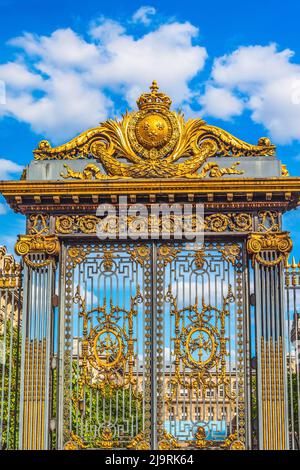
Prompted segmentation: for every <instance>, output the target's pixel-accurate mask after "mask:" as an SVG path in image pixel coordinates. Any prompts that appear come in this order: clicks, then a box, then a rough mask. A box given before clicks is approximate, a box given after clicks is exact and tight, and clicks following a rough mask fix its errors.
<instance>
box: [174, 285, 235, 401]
mask: <svg viewBox="0 0 300 470" xmlns="http://www.w3.org/2000/svg"><path fill="white" fill-rule="evenodd" d="M165 300H166V302H169V303H170V304H171V315H172V316H173V317H174V318H175V320H174V321H175V338H174V339H173V342H174V350H173V355H174V357H175V360H174V364H175V371H174V376H173V377H172V379H171V380H169V382H168V384H166V388H167V389H168V390H169V391H168V393H167V394H166V395H165V401H166V403H167V404H168V405H169V404H170V403H172V400H173V399H174V398H175V396H176V391H178V389H179V387H181V388H183V389H186V390H194V392H195V394H196V395H197V396H199V394H200V392H201V390H204V391H205V390H206V389H207V388H216V389H218V387H219V386H220V385H224V388H225V394H226V396H227V397H228V399H230V400H232V399H234V396H233V395H232V394H231V393H230V391H229V385H230V384H229V381H228V377H227V375H228V374H227V373H226V356H227V355H228V351H227V348H226V344H227V341H228V338H226V337H225V322H226V318H227V317H228V316H229V315H230V311H229V304H230V303H232V302H234V301H235V297H234V295H233V292H232V288H231V286H230V285H229V287H228V294H227V296H226V297H224V298H223V305H222V308H221V309H218V308H217V307H213V306H211V305H206V304H205V303H204V302H203V303H202V309H201V310H199V308H198V300H197V299H196V301H195V304H194V305H190V306H188V307H185V308H182V309H178V307H177V300H176V298H175V297H173V295H172V293H171V290H170V289H169V291H168V292H167V294H166V299H165ZM212 312H214V313H215V315H216V319H217V321H216V324H212V322H211V318H212ZM186 315H188V319H189V323H188V324H186V325H184V324H183V318H185V316H186ZM182 365H183V366H184V367H186V368H188V370H191V373H190V376H189V379H188V380H187V379H186V378H185V377H184V376H183V375H182V373H181V368H182ZM214 369H216V370H217V371H218V372H217V374H215V376H216V378H214V380H213V374H212V370H214Z"/></svg>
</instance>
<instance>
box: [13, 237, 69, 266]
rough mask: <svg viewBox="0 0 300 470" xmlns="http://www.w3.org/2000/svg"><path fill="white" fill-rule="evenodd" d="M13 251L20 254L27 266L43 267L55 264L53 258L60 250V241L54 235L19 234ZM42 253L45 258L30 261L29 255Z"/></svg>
mask: <svg viewBox="0 0 300 470" xmlns="http://www.w3.org/2000/svg"><path fill="white" fill-rule="evenodd" d="M15 252H16V254H17V255H18V256H22V257H23V260H24V262H25V264H27V266H29V267H31V268H33V269H35V268H43V267H45V266H48V265H50V264H52V265H53V266H55V258H56V257H57V256H58V255H59V252H60V243H59V240H58V238H57V236H56V235H40V234H39V233H37V234H36V235H19V238H18V241H17V243H16V245H15ZM32 254H42V255H46V259H45V260H41V261H32V260H31V259H30V255H32Z"/></svg>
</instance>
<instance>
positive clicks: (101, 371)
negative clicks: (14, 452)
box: [58, 243, 152, 449]
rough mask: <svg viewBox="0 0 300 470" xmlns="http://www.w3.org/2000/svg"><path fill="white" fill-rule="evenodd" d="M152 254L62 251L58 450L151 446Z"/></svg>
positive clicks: (143, 248) (97, 247) (104, 247)
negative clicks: (134, 445)
mask: <svg viewBox="0 0 300 470" xmlns="http://www.w3.org/2000/svg"><path fill="white" fill-rule="evenodd" d="M150 254H151V250H150V247H149V246H147V245H139V246H138V245H134V244H132V245H131V244H117V243H112V244H99V243H95V244H93V243H89V244H78V245H75V244H72V245H66V246H65V247H64V250H63V261H62V266H63V267H64V269H63V270H62V277H63V278H65V279H66V281H65V288H64V290H63V292H62V305H61V314H60V315H61V325H60V327H61V342H60V358H61V362H60V364H59V383H60V393H59V410H60V411H59V426H58V432H59V436H58V444H59V447H60V448H62V447H63V448H66V449H73V448H99V447H100V448H112V447H114V448H126V447H128V446H130V445H131V444H132V442H133V439H134V438H135V439H136V440H137V441H138V442H139V445H140V446H141V447H149V440H150V429H151V421H150V401H151V376H150V365H151V307H152V303H151V299H152V273H151V263H150Z"/></svg>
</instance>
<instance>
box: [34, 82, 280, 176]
mask: <svg viewBox="0 0 300 470" xmlns="http://www.w3.org/2000/svg"><path fill="white" fill-rule="evenodd" d="M150 88H151V92H150V93H143V94H142V95H141V97H140V98H139V99H138V101H137V104H138V108H139V110H138V111H134V112H132V113H126V114H125V115H124V116H123V118H122V120H121V121H114V120H111V119H109V120H108V121H106V122H104V123H102V124H100V126H98V127H95V128H93V129H89V130H88V131H86V132H83V133H82V134H80V135H79V136H78V137H76V138H75V139H73V140H71V141H70V142H68V143H66V144H64V145H61V146H59V147H55V148H52V147H51V145H50V143H49V142H48V141H45V140H43V141H41V142H40V144H39V147H38V148H37V149H36V150H34V156H35V159H37V160H46V159H57V160H76V159H83V158H95V159H97V160H98V161H99V163H100V164H101V165H102V167H103V169H104V172H103V171H102V169H101V168H100V167H98V166H97V165H95V164H94V163H90V164H88V165H87V166H86V167H85V168H84V170H83V171H82V172H78V171H74V170H72V168H70V167H69V166H67V165H66V169H67V173H65V174H62V176H63V178H75V179H81V180H85V179H86V180H90V179H93V178H95V179H111V178H181V177H184V178H203V177H205V176H206V175H209V176H210V177H222V176H223V175H230V174H242V173H243V172H242V171H241V170H238V169H237V168H236V167H237V165H238V164H239V162H236V163H235V164H234V165H232V166H231V167H229V168H220V167H219V165H218V164H217V163H216V162H213V163H208V164H207V165H205V164H206V163H207V160H208V159H209V158H211V157H215V156H233V157H240V156H265V155H274V153H275V147H274V146H273V145H272V144H271V142H270V140H269V139H267V138H266V137H263V138H261V139H260V140H259V142H258V145H250V144H248V143H246V142H243V141H242V140H240V139H237V138H236V137H234V136H232V135H231V134H229V133H228V132H226V131H224V130H222V129H220V128H218V127H214V126H209V125H207V124H206V123H205V122H204V121H203V120H202V119H189V120H188V121H185V119H184V116H183V115H182V114H181V113H177V112H175V111H171V110H170V106H171V99H170V98H169V97H168V96H167V95H165V94H164V93H161V92H159V91H158V86H157V84H156V82H153V84H152V86H151V87H150ZM121 160H123V161H121ZM201 168H202V171H200V172H199V171H198V170H199V169H201Z"/></svg>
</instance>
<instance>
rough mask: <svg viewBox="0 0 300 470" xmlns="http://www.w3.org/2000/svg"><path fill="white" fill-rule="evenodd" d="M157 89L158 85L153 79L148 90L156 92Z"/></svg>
mask: <svg viewBox="0 0 300 470" xmlns="http://www.w3.org/2000/svg"><path fill="white" fill-rule="evenodd" d="M158 89H159V86H158V85H157V81H156V80H153V82H152V85H151V86H150V90H151V91H152V93H157V92H158Z"/></svg>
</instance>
